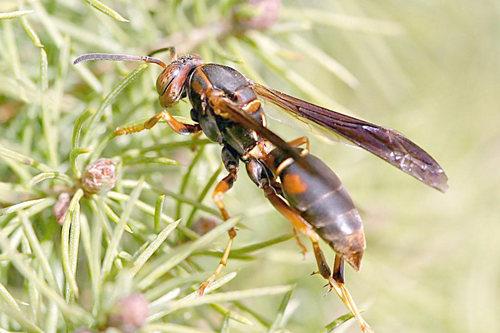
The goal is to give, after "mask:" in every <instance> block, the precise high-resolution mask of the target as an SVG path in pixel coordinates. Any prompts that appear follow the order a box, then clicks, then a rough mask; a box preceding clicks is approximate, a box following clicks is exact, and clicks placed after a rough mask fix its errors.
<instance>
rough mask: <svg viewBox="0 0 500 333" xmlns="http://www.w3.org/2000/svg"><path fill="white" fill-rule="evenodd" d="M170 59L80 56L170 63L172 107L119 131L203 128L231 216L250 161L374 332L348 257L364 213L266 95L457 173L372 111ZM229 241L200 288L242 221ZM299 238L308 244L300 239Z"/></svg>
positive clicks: (194, 59)
mask: <svg viewBox="0 0 500 333" xmlns="http://www.w3.org/2000/svg"><path fill="white" fill-rule="evenodd" d="M166 50H168V51H170V52H171V61H170V62H169V63H168V64H167V63H165V62H163V61H162V60H160V59H157V58H154V57H152V54H150V55H149V56H133V55H126V54H105V53H91V54H84V55H82V56H80V57H78V58H77V59H76V60H75V61H74V63H75V64H77V63H79V62H82V61H90V60H111V61H140V62H147V63H153V64H156V65H159V66H161V67H162V68H163V71H162V72H161V74H160V75H159V76H158V79H157V81H156V90H157V92H158V95H159V100H160V104H161V106H162V108H163V110H162V111H161V112H159V113H157V114H155V115H154V116H153V117H151V118H150V119H148V120H147V121H145V122H144V123H143V124H140V125H135V126H130V127H123V128H118V129H116V130H115V134H117V135H123V134H131V133H135V132H139V131H142V130H145V129H150V128H152V127H153V126H155V125H156V124H157V123H159V122H160V121H161V122H166V123H167V124H168V125H169V126H170V128H171V129H172V130H173V131H175V132H176V133H179V134H184V135H187V134H195V133H200V132H203V133H204V134H205V135H206V136H207V137H208V138H209V139H211V140H213V141H215V142H217V143H219V144H220V145H221V146H222V153H221V157H222V162H223V164H224V166H225V169H226V170H227V175H226V176H225V177H224V178H223V179H222V180H220V181H219V182H218V183H217V185H216V186H215V189H214V190H213V193H212V197H213V200H214V202H215V204H216V206H217V207H218V209H219V211H220V214H221V216H222V218H223V219H224V220H227V219H229V217H230V215H229V213H228V211H227V210H226V208H225V206H224V202H223V197H224V194H225V193H226V192H227V191H229V190H230V189H231V187H232V186H233V184H234V182H235V181H236V179H237V176H238V170H239V165H240V162H242V164H244V166H245V168H246V171H247V174H248V176H249V177H250V179H251V180H252V181H253V182H254V183H255V184H256V185H257V186H258V187H259V188H261V189H262V191H263V192H264V195H265V197H266V198H267V199H268V200H269V202H270V203H271V204H272V205H273V206H274V207H275V208H276V209H277V210H278V211H279V212H280V213H281V214H282V215H283V216H284V217H285V218H286V219H287V220H289V221H290V222H291V223H292V226H293V229H294V232H295V234H296V235H298V234H303V235H305V236H306V237H307V238H309V240H310V241H311V243H312V248H313V251H314V254H315V259H316V261H317V265H318V271H319V273H320V275H321V276H322V277H323V278H325V279H326V280H327V281H328V284H329V285H330V287H331V288H332V289H334V290H335V291H336V293H337V294H338V295H339V297H340V299H341V300H342V301H343V302H344V304H345V305H346V307H347V308H348V309H349V311H350V312H351V313H352V314H353V316H355V317H356V319H357V321H358V322H359V324H360V328H361V329H362V331H369V330H370V328H369V326H368V324H367V323H366V322H365V321H364V319H363V318H362V317H361V315H360V313H359V310H358V309H357V307H356V304H355V302H354V300H353V299H352V297H351V295H350V293H349V291H348V289H347V288H346V286H345V282H344V263H345V262H347V263H348V264H349V265H350V266H351V267H353V268H354V269H355V270H356V271H357V270H359V268H360V265H361V259H362V257H363V253H364V251H365V247H366V242H365V235H364V231H363V224H362V220H361V217H360V215H359V213H358V211H357V209H356V207H355V206H354V204H353V201H352V199H351V197H350V196H349V194H348V192H347V191H346V189H345V187H344V186H343V185H342V183H341V181H340V179H339V178H338V177H337V175H336V174H335V173H334V172H333V171H332V170H331V169H330V168H329V167H328V166H327V165H326V164H325V163H324V162H322V161H321V159H319V158H318V157H316V156H314V155H313V154H311V150H310V144H309V140H308V138H307V137H305V136H304V137H299V138H296V139H294V140H291V141H288V142H287V141H285V140H283V139H282V138H281V137H280V136H278V135H277V134H275V133H274V132H273V131H271V130H270V129H268V128H267V123H266V117H265V112H264V109H263V107H262V103H261V99H263V100H266V101H268V102H270V103H272V104H275V105H277V106H278V107H279V108H281V109H283V110H285V111H287V112H289V113H291V114H292V115H294V116H296V117H299V118H302V119H304V120H306V121H309V122H312V123H315V124H316V125H319V126H321V127H323V128H326V129H328V130H330V131H333V132H334V133H335V134H337V135H340V136H341V137H343V138H345V139H347V140H348V141H350V142H351V143H353V144H354V145H356V146H359V147H361V148H363V149H365V150H367V151H369V152H371V153H373V154H375V155H376V156H378V157H380V158H382V159H383V160H385V161H386V162H388V163H389V164H392V165H393V166H395V167H397V168H398V169H400V170H401V171H403V172H405V173H407V174H409V175H411V176H413V177H415V178H416V179H418V180H420V181H421V182H423V183H424V184H427V185H429V186H431V187H433V188H435V189H437V190H440V191H442V192H444V191H445V190H446V189H447V176H446V174H445V172H444V170H443V169H442V168H441V166H440V165H439V164H438V163H437V162H436V160H434V159H433V158H432V157H431V156H430V155H429V154H428V153H427V152H425V151H424V150H423V149H422V148H420V147H419V146H417V145H416V144H415V143H413V142H412V141H410V140H409V139H407V138H406V137H404V136H403V135H402V134H400V133H398V132H396V131H394V130H392V129H388V128H384V127H381V126H378V125H375V124H372V123H369V122H366V121H364V120H360V119H356V118H354V117H351V116H347V115H344V114H340V113H337V112H335V111H332V110H329V109H326V108H323V107H321V106H318V105H314V104H312V103H309V102H306V101H303V100H301V99H298V98H296V97H292V96H290V95H287V94H285V93H282V92H279V91H276V90H274V89H271V88H268V87H265V86H263V85H261V84H259V83H256V82H253V81H251V80H249V79H247V78H246V77H245V76H243V75H242V74H241V73H240V72H238V71H237V70H236V69H233V68H231V67H228V66H224V65H221V64H215V63H204V62H203V60H202V59H201V58H200V57H198V56H196V55H183V56H180V57H177V55H176V53H175V49H174V48H166ZM186 97H187V98H188V99H189V102H190V104H191V106H192V109H191V119H192V121H193V123H183V122H180V121H179V120H177V119H176V118H174V117H173V116H172V115H171V114H170V113H169V112H168V108H170V107H171V106H173V105H174V104H176V103H177V102H178V101H179V100H181V99H183V98H186ZM228 234H229V241H228V244H227V246H226V248H225V250H224V252H223V255H222V258H221V260H220V262H219V264H218V266H217V268H216V269H215V272H214V273H213V274H212V275H211V276H210V277H209V278H208V279H207V280H206V281H204V282H203V283H202V284H201V285H200V288H199V293H200V294H203V292H204V290H205V288H206V287H207V285H208V284H209V283H211V282H212V281H214V279H215V278H216V276H217V275H218V274H219V273H220V272H221V271H222V269H223V267H224V266H225V265H226V263H227V260H228V257H229V253H230V250H231V246H232V243H233V240H234V238H235V237H236V229H235V228H232V229H230V230H229V231H228ZM320 239H323V241H325V242H326V243H327V244H328V245H329V246H330V247H331V248H332V249H333V251H334V252H335V259H334V263H333V265H332V268H331V269H330V266H329V265H328V263H327V262H326V260H325V256H324V254H323V252H322V250H321V248H320V245H319V241H320ZM297 240H298V243H299V245H300V246H301V248H302V249H304V250H305V247H304V245H302V243H301V242H300V240H299V239H298V238H297Z"/></svg>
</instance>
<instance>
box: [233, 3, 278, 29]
mask: <svg viewBox="0 0 500 333" xmlns="http://www.w3.org/2000/svg"><path fill="white" fill-rule="evenodd" d="M280 8H281V0H247V1H245V2H244V4H243V5H242V6H240V7H239V9H237V10H236V11H235V12H234V14H233V17H234V21H235V23H236V25H237V26H239V28H240V29H243V30H248V29H258V30H263V29H268V28H270V27H271V26H273V25H274V24H275V23H276V22H277V21H278V17H279V12H280Z"/></svg>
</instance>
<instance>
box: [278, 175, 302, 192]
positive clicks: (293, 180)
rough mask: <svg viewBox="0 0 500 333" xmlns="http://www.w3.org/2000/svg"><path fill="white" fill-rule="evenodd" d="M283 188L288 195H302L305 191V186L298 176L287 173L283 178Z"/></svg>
mask: <svg viewBox="0 0 500 333" xmlns="http://www.w3.org/2000/svg"><path fill="white" fill-rule="evenodd" d="M283 188H284V190H285V192H288V193H290V194H299V193H304V192H305V191H306V190H307V184H306V183H304V182H303V181H302V179H301V178H300V176H299V175H297V174H293V173H288V174H286V175H285V176H284V177H283Z"/></svg>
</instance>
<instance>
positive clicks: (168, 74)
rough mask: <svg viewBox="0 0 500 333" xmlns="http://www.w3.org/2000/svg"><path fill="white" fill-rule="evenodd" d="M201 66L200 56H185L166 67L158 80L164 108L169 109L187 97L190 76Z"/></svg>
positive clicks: (157, 88) (157, 87)
mask: <svg viewBox="0 0 500 333" xmlns="http://www.w3.org/2000/svg"><path fill="white" fill-rule="evenodd" d="M201 64H202V61H201V59H200V58H199V57H198V56H193V55H185V56H181V57H179V58H177V59H176V60H174V61H172V62H171V63H170V64H169V65H168V66H166V67H165V69H164V70H163V72H161V74H160V76H158V79H157V80H156V90H157V91H158V95H159V96H160V104H161V106H162V107H165V108H166V107H169V106H171V105H173V104H175V103H177V102H178V101H179V100H180V99H181V98H183V97H184V96H185V95H186V87H187V83H188V79H189V75H190V74H191V72H192V70H193V69H194V68H196V67H197V66H199V65H201Z"/></svg>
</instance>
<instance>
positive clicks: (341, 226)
mask: <svg viewBox="0 0 500 333" xmlns="http://www.w3.org/2000/svg"><path fill="white" fill-rule="evenodd" d="M304 158H305V159H307V164H308V165H309V166H310V168H311V169H312V170H306V169H304V168H303V167H302V166H301V165H300V164H298V163H295V162H293V163H292V164H291V165H289V166H287V167H285V168H284V169H283V170H282V171H281V173H280V180H281V183H282V188H283V193H284V195H285V197H286V199H287V200H288V202H289V204H290V205H291V206H292V207H293V208H295V209H297V210H298V211H299V212H300V215H301V216H302V217H303V218H304V219H305V220H306V221H307V222H309V224H311V226H313V227H314V229H315V230H316V232H317V233H318V235H319V236H320V237H321V238H323V240H325V241H326V242H327V243H328V244H329V245H330V246H331V247H332V248H333V249H334V250H335V252H337V253H339V254H340V255H341V256H342V257H343V258H344V259H345V260H346V261H347V262H348V263H349V264H350V265H351V266H353V267H354V268H355V269H356V270H357V269H359V266H360V262H361V258H362V256H363V252H364V249H365V236H364V231H363V224H362V221H361V217H360V216H359V213H358V211H357V209H356V208H355V207H354V203H353V202H352V199H351V197H350V196H349V194H348V193H347V191H346V190H345V188H344V186H343V185H342V182H341V181H340V179H339V178H338V177H337V175H336V174H335V173H334V172H333V171H332V170H331V169H330V168H329V167H328V166H327V165H325V164H324V163H323V162H322V161H321V160H320V159H319V158H317V157H315V156H313V155H310V154H309V155H306V156H305V157H304Z"/></svg>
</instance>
